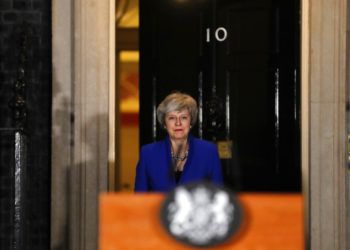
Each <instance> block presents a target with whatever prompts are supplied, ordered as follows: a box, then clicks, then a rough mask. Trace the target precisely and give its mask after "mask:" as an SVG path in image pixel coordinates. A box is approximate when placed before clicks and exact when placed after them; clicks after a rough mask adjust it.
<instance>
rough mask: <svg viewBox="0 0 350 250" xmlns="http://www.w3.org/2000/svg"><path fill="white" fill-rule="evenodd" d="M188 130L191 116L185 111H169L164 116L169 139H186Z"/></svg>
mask: <svg viewBox="0 0 350 250" xmlns="http://www.w3.org/2000/svg"><path fill="white" fill-rule="evenodd" d="M190 128H191V116H190V113H189V112H188V110H187V109H183V110H181V111H171V112H168V113H167V114H166V115H165V129H166V130H167V132H168V134H169V136H170V138H171V139H173V140H183V139H187V137H188V133H189V132H190Z"/></svg>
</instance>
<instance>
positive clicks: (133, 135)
mask: <svg viewBox="0 0 350 250" xmlns="http://www.w3.org/2000/svg"><path fill="white" fill-rule="evenodd" d="M120 144H121V145H120V146H121V147H120V148H121V150H120V151H121V152H120V184H121V190H122V191H133V189H134V183H135V181H134V179H135V168H136V164H137V161H138V158H139V127H138V126H135V125H130V126H122V127H121V129H120Z"/></svg>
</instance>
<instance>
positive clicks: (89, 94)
mask: <svg viewBox="0 0 350 250" xmlns="http://www.w3.org/2000/svg"><path fill="white" fill-rule="evenodd" d="M114 4H115V2H114V1H113V0H108V1H101V0H60V1H58V0H56V1H53V3H52V8H53V9H52V10H53V15H52V17H53V149H52V159H53V162H52V220H51V221H52V222H51V230H52V233H51V236H52V240H51V242H52V243H51V248H52V249H72V250H80V249H81V250H90V249H91V250H92V249H94V250H95V249H98V196H99V193H100V192H101V191H107V189H108V143H109V134H108V133H109V89H110V83H111V81H112V82H114V75H111V72H114V71H113V67H114V57H115V56H114V53H115V52H114V40H115V37H114V36H115V35H114V29H115V28H114V25H115V24H114Z"/></svg>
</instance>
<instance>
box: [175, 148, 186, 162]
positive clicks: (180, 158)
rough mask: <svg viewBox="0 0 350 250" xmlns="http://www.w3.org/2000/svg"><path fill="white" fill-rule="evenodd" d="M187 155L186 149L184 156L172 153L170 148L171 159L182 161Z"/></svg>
mask: <svg viewBox="0 0 350 250" xmlns="http://www.w3.org/2000/svg"><path fill="white" fill-rule="evenodd" d="M187 156H188V150H186V152H185V155H184V156H182V157H181V156H180V155H174V152H173V151H172V150H171V158H173V160H175V161H184V160H186V159H187Z"/></svg>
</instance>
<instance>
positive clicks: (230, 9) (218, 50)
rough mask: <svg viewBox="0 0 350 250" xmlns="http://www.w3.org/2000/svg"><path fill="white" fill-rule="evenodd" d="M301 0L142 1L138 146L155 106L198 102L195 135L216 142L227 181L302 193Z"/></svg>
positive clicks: (157, 133) (152, 123)
mask: <svg viewBox="0 0 350 250" xmlns="http://www.w3.org/2000/svg"><path fill="white" fill-rule="evenodd" d="M299 40H300V37H299V1H298V0H294V1H284V0H275V1H274V0H230V1H229V0H226V1H224V0H193V1H186V0H182V1H179V0H143V1H140V140H141V145H144V144H146V143H150V142H153V141H155V140H159V139H161V138H162V137H163V136H164V131H162V129H161V128H160V127H159V126H158V124H157V123H156V119H155V110H156V106H157V105H158V104H159V102H160V101H161V100H162V99H163V98H164V97H165V96H166V95H167V94H169V93H170V92H172V91H174V90H179V91H183V92H186V93H189V94H191V95H192V96H193V97H194V98H195V99H196V100H197V101H198V104H199V111H200V112H199V119H198V124H197V125H196V127H194V128H193V134H194V135H195V136H198V137H200V138H203V139H206V140H210V141H213V142H214V143H216V144H217V145H218V148H219V153H220V156H221V160H222V166H223V173H224V178H225V184H226V185H228V186H230V187H231V188H233V189H235V190H241V191H299V190H300V175H301V174H300V152H299V151H300V142H299V141H300V139H299V137H300V124H299V123H300V117H299V110H300V104H299V103H300V100H299V99H300V81H299V72H300V70H299V54H300V53H299Z"/></svg>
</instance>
